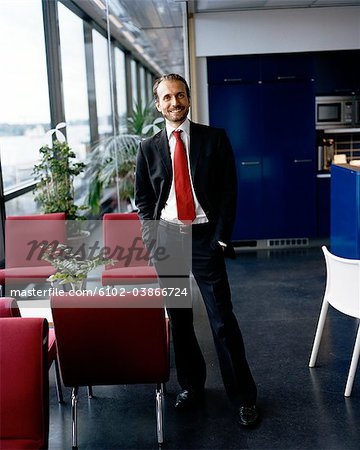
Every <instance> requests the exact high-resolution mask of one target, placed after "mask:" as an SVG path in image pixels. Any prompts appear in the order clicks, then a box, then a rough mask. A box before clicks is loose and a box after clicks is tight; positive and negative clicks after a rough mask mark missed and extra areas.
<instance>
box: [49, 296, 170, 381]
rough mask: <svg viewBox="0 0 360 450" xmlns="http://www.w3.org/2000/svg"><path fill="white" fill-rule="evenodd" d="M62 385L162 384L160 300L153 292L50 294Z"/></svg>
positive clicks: (164, 353)
mask: <svg viewBox="0 0 360 450" xmlns="http://www.w3.org/2000/svg"><path fill="white" fill-rule="evenodd" d="M51 308H52V315H53V320H54V327H55V330H56V340H57V347H58V355H59V362H60V368H61V374H62V378H63V382H64V384H65V386H68V387H70V386H73V387H75V386H87V385H112V384H131V383H144V384H145V383H161V382H165V381H167V379H168V377H169V346H168V335H167V325H166V319H165V313H164V307H163V299H162V298H160V297H155V296H150V297H149V296H144V297H140V296H134V295H133V294H126V295H124V296H119V295H114V296H100V295H94V296H90V295H86V294H85V293H82V294H81V295H76V296H70V295H64V296H53V297H52V299H51Z"/></svg>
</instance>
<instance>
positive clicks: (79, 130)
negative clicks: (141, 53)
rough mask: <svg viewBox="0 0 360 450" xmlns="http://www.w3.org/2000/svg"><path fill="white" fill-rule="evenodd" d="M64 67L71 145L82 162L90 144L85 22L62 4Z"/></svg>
mask: <svg viewBox="0 0 360 450" xmlns="http://www.w3.org/2000/svg"><path fill="white" fill-rule="evenodd" d="M59 27H60V45H61V63H62V64H61V66H62V78H63V93H64V106H65V119H66V124H67V127H66V132H67V141H68V143H69V145H70V146H71V147H72V148H73V150H74V151H75V153H76V156H77V158H78V159H79V160H84V159H85V156H86V153H87V150H88V149H89V144H90V123H89V108H88V97H87V84H86V83H87V81H86V65H85V45H84V30H83V21H82V20H81V19H80V17H78V16H76V15H75V14H74V13H72V12H71V11H70V10H69V9H68V8H66V7H65V6H64V5H63V4H62V3H59Z"/></svg>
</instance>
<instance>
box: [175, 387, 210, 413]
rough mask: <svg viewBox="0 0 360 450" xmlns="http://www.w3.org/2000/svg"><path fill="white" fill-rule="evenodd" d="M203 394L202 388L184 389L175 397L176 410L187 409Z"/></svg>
mask: <svg viewBox="0 0 360 450" xmlns="http://www.w3.org/2000/svg"><path fill="white" fill-rule="evenodd" d="M203 394H204V391H203V390H193V389H189V390H188V389H184V390H183V391H181V392H180V394H178V396H177V397H176V401H175V408H176V409H177V410H183V409H189V408H191V407H192V406H194V404H195V403H196V402H198V401H199V400H200V399H201V398H202V396H203Z"/></svg>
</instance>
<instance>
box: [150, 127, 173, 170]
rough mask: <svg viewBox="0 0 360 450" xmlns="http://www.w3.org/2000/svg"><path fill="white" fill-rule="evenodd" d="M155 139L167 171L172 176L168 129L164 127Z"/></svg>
mask: <svg viewBox="0 0 360 450" xmlns="http://www.w3.org/2000/svg"><path fill="white" fill-rule="evenodd" d="M154 139H155V145H156V147H157V150H158V152H159V155H160V159H161V162H162V164H163V166H164V168H165V171H166V173H167V174H168V175H169V176H172V168H171V157H170V149H169V141H168V138H167V135H166V129H165V128H164V129H163V130H162V131H161V132H160V133H158V134H157V135H156V136H155V138H154Z"/></svg>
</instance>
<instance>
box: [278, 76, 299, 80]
mask: <svg viewBox="0 0 360 450" xmlns="http://www.w3.org/2000/svg"><path fill="white" fill-rule="evenodd" d="M295 78H296V76H295V75H287V76H278V77H277V79H278V80H295Z"/></svg>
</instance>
